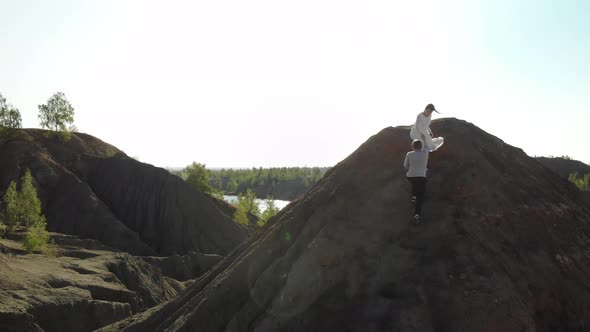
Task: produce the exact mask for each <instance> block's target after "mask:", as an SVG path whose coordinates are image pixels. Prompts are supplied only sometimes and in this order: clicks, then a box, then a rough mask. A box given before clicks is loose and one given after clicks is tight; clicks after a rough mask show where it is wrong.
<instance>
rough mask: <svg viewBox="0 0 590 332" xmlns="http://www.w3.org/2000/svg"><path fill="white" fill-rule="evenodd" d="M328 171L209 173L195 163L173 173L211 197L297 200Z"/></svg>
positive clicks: (283, 169) (290, 169)
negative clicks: (235, 196)
mask: <svg viewBox="0 0 590 332" xmlns="http://www.w3.org/2000/svg"><path fill="white" fill-rule="evenodd" d="M328 169H329V168H328V167H273V168H262V167H258V168H256V167H253V168H249V169H225V168H222V169H207V168H206V167H205V164H200V163H196V162H193V163H192V164H191V165H188V166H187V167H186V168H184V169H182V170H180V171H172V173H175V174H176V175H178V176H180V177H181V178H183V179H185V180H186V181H187V182H188V183H189V184H192V185H194V186H195V187H196V188H197V189H199V190H200V191H203V192H209V193H221V194H226V195H239V194H242V195H245V194H246V193H247V192H248V190H251V191H252V192H253V193H254V194H255V195H256V197H260V198H266V197H268V196H272V197H274V198H275V199H282V200H293V199H294V198H296V197H297V196H299V195H301V194H303V193H305V192H306V191H307V190H309V189H310V188H311V186H313V185H314V184H315V183H316V182H317V181H318V180H319V179H320V178H321V177H322V176H324V174H325V173H326V171H327V170H328Z"/></svg>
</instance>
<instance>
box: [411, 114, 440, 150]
mask: <svg viewBox="0 0 590 332" xmlns="http://www.w3.org/2000/svg"><path fill="white" fill-rule="evenodd" d="M433 111H434V112H436V113H438V111H437V110H436V109H435V108H434V105H432V104H428V105H426V108H425V109H424V112H421V113H420V114H418V116H417V117H416V123H414V125H413V126H412V130H411V131H410V137H411V138H412V139H413V140H415V139H419V140H421V141H422V142H424V149H425V150H427V151H430V152H432V151H436V150H437V149H438V148H440V147H441V145H443V143H444V142H445V139H444V138H443V137H434V138H433V137H432V136H433V135H432V130H430V121H432V118H431V116H432V112H433Z"/></svg>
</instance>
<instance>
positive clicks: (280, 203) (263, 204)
mask: <svg viewBox="0 0 590 332" xmlns="http://www.w3.org/2000/svg"><path fill="white" fill-rule="evenodd" d="M223 199H224V200H225V201H226V202H228V203H231V204H234V205H235V204H238V196H234V195H223ZM254 202H256V204H258V208H259V209H260V212H264V211H265V210H266V208H267V206H266V200H264V199H260V198H256V199H255V200H254ZM273 202H274V203H275V206H276V207H277V208H279V210H281V209H283V208H284V207H285V206H287V204H289V203H291V202H289V201H283V200H280V199H273Z"/></svg>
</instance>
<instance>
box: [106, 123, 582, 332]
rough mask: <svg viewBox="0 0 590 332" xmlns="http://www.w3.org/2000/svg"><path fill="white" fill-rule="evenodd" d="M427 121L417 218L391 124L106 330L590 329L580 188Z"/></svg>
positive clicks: (481, 139) (503, 149)
mask: <svg viewBox="0 0 590 332" xmlns="http://www.w3.org/2000/svg"><path fill="white" fill-rule="evenodd" d="M431 127H432V128H433V130H434V132H436V133H437V134H438V135H441V136H444V137H445V145H444V146H443V147H442V148H441V149H440V150H438V151H436V152H434V153H432V154H431V158H430V161H429V169H430V171H429V182H428V187H427V196H426V203H425V206H424V216H423V219H424V220H423V223H422V224H420V225H414V224H411V223H410V221H409V220H410V217H411V215H412V212H413V211H412V206H411V204H410V202H409V196H410V194H409V184H408V183H407V181H406V179H405V174H404V171H403V168H402V162H403V158H404V155H405V154H406V152H407V151H408V150H409V147H410V138H409V128H408V127H395V128H392V127H390V128H386V129H384V130H382V131H381V132H379V133H378V134H376V135H374V136H373V137H371V138H369V140H368V141H367V142H365V143H364V144H363V145H361V146H360V147H359V148H358V149H357V150H356V151H355V152H354V153H352V154H351V155H350V156H349V157H348V158H346V159H345V160H343V161H342V162H340V163H339V164H338V165H336V166H335V167H333V168H332V169H331V170H330V171H329V172H328V173H326V175H325V176H324V177H323V178H322V179H321V180H320V181H319V182H318V183H317V184H316V185H315V186H314V187H313V188H312V189H311V190H310V191H309V192H308V193H307V194H306V195H305V196H304V197H302V198H301V199H299V200H296V201H294V202H292V203H291V204H290V205H289V206H287V207H286V208H285V209H283V210H282V211H281V212H280V213H279V214H278V215H277V216H276V217H275V218H273V219H271V220H270V221H269V222H268V223H267V224H266V225H265V226H264V228H263V229H262V230H261V231H259V232H257V233H255V234H254V236H252V238H250V239H249V240H248V241H247V242H246V243H244V244H242V245H241V246H240V247H238V248H237V249H236V250H235V251H233V252H232V253H231V254H230V255H228V256H226V257H225V258H224V259H223V260H222V261H221V262H220V263H219V264H217V265H215V266H214V267H213V268H212V269H211V270H209V271H208V272H207V273H205V274H204V275H203V276H201V277H200V278H199V279H198V280H196V281H195V283H194V284H192V285H191V286H189V287H188V288H187V289H185V290H184V291H182V292H181V293H180V294H179V295H178V296H177V297H175V298H174V299H173V300H170V301H168V302H166V303H164V304H162V305H159V306H157V307H154V308H152V309H150V310H147V311H145V312H143V313H140V314H137V315H135V316H133V317H131V318H129V319H125V320H123V321H120V322H117V323H115V324H113V325H110V326H108V327H105V328H103V329H101V330H100V331H363V332H366V331H506V332H510V331H585V330H588V329H589V328H590V307H589V306H588V304H589V302H588V299H589V298H590V209H589V207H588V206H587V205H585V203H584V201H583V200H582V198H581V192H580V191H578V190H577V189H576V188H575V187H574V186H573V185H572V184H570V183H569V182H568V181H567V180H565V179H563V178H561V177H559V176H558V175H557V174H555V173H554V172H552V171H550V170H548V169H547V168H545V167H544V166H542V165H541V164H540V163H539V162H537V161H536V160H535V159H533V158H530V157H528V156H527V155H526V154H525V153H524V152H523V151H522V150H520V149H518V148H515V147H512V146H509V145H507V144H505V143H504V142H503V141H502V140H500V139H498V138H497V137H494V136H492V135H490V134H488V133H486V132H484V131H482V130H480V129H479V128H477V127H476V126H474V125H473V124H470V123H467V122H464V121H460V120H456V119H440V120H435V121H433V123H432V126H431Z"/></svg>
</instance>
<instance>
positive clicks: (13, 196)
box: [2, 181, 21, 230]
mask: <svg viewBox="0 0 590 332" xmlns="http://www.w3.org/2000/svg"><path fill="white" fill-rule="evenodd" d="M2 201H3V203H4V211H5V212H4V222H5V223H6V226H7V227H8V230H12V229H13V228H14V227H16V226H18V225H19V218H20V215H21V212H20V204H19V201H18V191H17V190H16V182H14V181H11V182H10V185H9V186H8V189H6V192H5V193H4V197H3V199H2Z"/></svg>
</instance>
